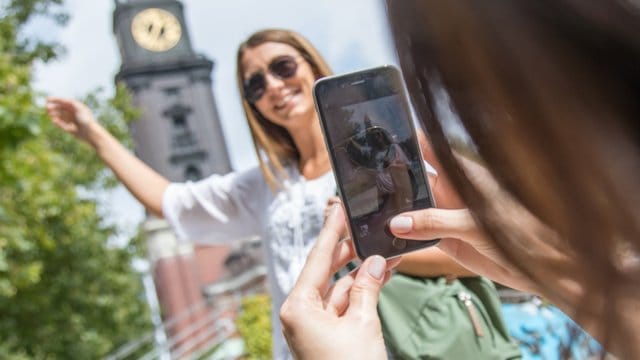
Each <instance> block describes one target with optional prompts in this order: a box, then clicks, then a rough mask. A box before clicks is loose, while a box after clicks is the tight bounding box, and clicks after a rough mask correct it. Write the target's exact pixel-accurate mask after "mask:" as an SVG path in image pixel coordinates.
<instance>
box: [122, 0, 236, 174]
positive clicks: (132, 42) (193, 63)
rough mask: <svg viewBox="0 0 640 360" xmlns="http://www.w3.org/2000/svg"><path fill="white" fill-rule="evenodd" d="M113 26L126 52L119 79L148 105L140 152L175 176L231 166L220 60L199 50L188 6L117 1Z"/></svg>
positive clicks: (135, 130) (137, 138)
mask: <svg viewBox="0 0 640 360" xmlns="http://www.w3.org/2000/svg"><path fill="white" fill-rule="evenodd" d="M113 30H114V33H115V36H116V39H117V42H118V46H119V48H120V55H121V57H122V65H121V68H120V71H119V72H118V74H117V75H116V81H123V82H124V83H125V84H126V85H127V87H128V88H129V89H130V90H131V92H132V94H133V96H134V101H135V105H136V106H138V107H139V108H140V109H142V115H141V117H140V118H139V119H138V120H137V121H136V122H135V123H134V124H133V125H132V129H131V131H132V136H133V139H134V143H135V152H136V155H137V156H138V157H140V158H141V159H142V160H143V161H144V162H146V163H147V164H148V165H150V166H151V167H152V168H153V169H155V170H156V171H158V172H159V173H161V174H162V175H164V176H165V177H167V178H168V179H169V180H171V181H185V180H197V179H200V178H202V177H205V176H208V175H210V174H213V173H227V172H229V171H230V170H231V165H230V162H229V156H228V154H227V150H226V146H225V141H224V137H223V134H222V128H221V126H220V120H219V117H218V111H217V109H216V104H215V100H214V96H213V92H212V86H211V71H212V68H213V62H212V61H211V60H209V59H207V58H205V57H204V56H202V55H198V54H196V53H195V52H194V50H193V48H192V46H191V41H190V38H189V32H188V29H187V26H186V23H185V19H184V13H183V7H182V4H181V3H180V2H178V1H175V0H129V1H123V0H120V1H116V9H115V11H114V14H113Z"/></svg>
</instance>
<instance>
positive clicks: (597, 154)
mask: <svg viewBox="0 0 640 360" xmlns="http://www.w3.org/2000/svg"><path fill="white" fill-rule="evenodd" d="M636 6H637V5H633V3H632V2H630V1H622V0H620V1H616V0H608V1H600V2H598V1H581V0H537V1H501V2H495V1H424V0H397V1H395V0H387V7H388V14H389V19H390V22H391V27H392V31H393V33H394V40H395V44H396V49H397V52H398V56H399V59H400V62H401V66H402V69H403V72H404V76H405V80H406V82H407V87H408V89H409V91H410V94H411V97H412V101H413V103H414V106H415V107H416V112H417V114H418V115H419V117H420V118H421V121H422V123H423V125H424V126H425V129H426V130H427V133H428V135H429V137H430V139H431V141H432V144H433V147H434V150H435V152H436V154H437V156H438V157H439V159H440V161H441V162H442V166H443V168H444V169H445V171H446V172H447V174H448V175H449V176H450V178H451V181H452V183H453V184H454V186H455V187H456V188H457V190H458V191H459V193H460V195H461V197H462V198H463V200H464V201H465V203H466V204H467V205H468V206H469V208H470V210H471V211H472V213H473V214H474V217H475V219H476V220H477V222H478V223H479V225H480V226H481V227H482V228H483V229H484V230H485V231H486V232H487V234H488V235H489V236H490V237H491V238H492V239H494V240H495V243H496V246H497V247H498V248H499V249H500V250H501V251H502V252H503V253H504V255H505V256H507V257H508V258H510V259H511V260H512V261H513V262H514V263H515V264H518V266H519V268H520V270H521V271H522V272H523V273H525V274H526V275H528V276H529V277H530V278H531V279H532V280H534V281H535V282H536V283H538V284H539V285H540V286H541V287H545V285H549V284H551V282H552V281H562V279H573V280H576V279H577V281H579V282H580V284H581V285H583V286H584V288H585V289H586V291H585V294H584V298H583V299H582V300H583V301H581V302H579V303H578V304H576V303H575V302H574V301H570V300H569V299H565V300H567V303H571V304H572V305H573V309H574V310H575V311H576V312H575V313H574V314H573V315H577V316H582V315H584V316H585V318H586V317H589V316H590V317H591V319H593V318H594V316H595V317H597V318H598V319H599V320H601V323H599V324H598V333H599V335H601V336H600V340H601V341H602V340H603V339H604V341H603V342H605V343H609V344H610V345H612V347H613V348H615V349H616V350H620V351H621V352H622V353H619V354H618V355H622V358H625V357H628V358H637V357H638V356H640V351H639V345H638V343H639V341H638V339H637V338H636V337H635V335H634V334H637V331H636V330H632V329H629V328H628V327H627V328H626V329H625V327H624V326H622V325H621V326H618V325H615V326H614V324H624V321H625V317H627V316H628V314H629V312H636V311H637V299H638V298H640V289H639V286H638V284H640V280H638V279H639V278H638V275H640V273H639V271H638V267H637V266H635V267H633V266H628V265H629V263H630V262H631V263H632V262H633V261H634V260H635V261H637V260H638V259H639V254H640V189H639V185H640V132H639V131H638V130H639V124H640V10H639V9H638V8H637V7H636ZM443 92H446V94H448V97H449V99H450V104H451V107H452V109H453V111H454V112H455V113H456V114H457V117H458V118H459V122H460V124H461V125H462V127H463V128H464V130H465V132H466V133H467V134H468V136H469V139H470V140H471V144H470V146H469V147H468V148H467V150H468V149H469V148H471V149H473V151H475V152H476V155H477V157H478V159H479V161H481V162H482V163H483V165H484V166H486V167H487V168H488V169H489V170H490V172H491V174H492V175H493V176H494V177H495V180H496V181H497V182H498V183H499V185H501V188H502V189H504V190H505V191H506V192H507V194H508V195H509V198H510V199H511V200H515V201H514V202H516V203H518V204H519V206H522V207H523V208H525V209H526V210H527V211H528V212H530V213H531V214H533V215H534V216H535V217H536V218H537V219H538V220H540V222H541V223H543V224H545V225H546V226H548V228H550V229H552V230H553V232H552V233H553V234H555V235H557V236H553V235H551V233H549V234H547V236H545V235H542V236H541V234H540V233H536V234H532V233H530V232H529V233H527V232H526V231H523V230H522V229H520V228H519V227H518V224H509V215H511V214H508V213H507V214H505V213H504V211H501V210H503V209H504V208H505V207H504V206H501V204H500V201H497V200H496V198H493V197H491V196H489V195H488V194H487V193H486V192H485V191H484V190H483V189H482V188H481V187H480V186H478V185H477V184H475V183H474V182H473V181H472V179H469V177H468V176H467V175H466V173H465V170H464V167H463V166H462V165H461V163H460V161H459V159H460V158H459V157H458V155H457V154H458V151H457V150H456V149H455V148H452V144H453V143H456V140H454V139H452V138H451V136H450V134H449V137H448V136H447V131H446V128H447V127H448V126H449V124H448V122H449V121H450V120H449V119H448V118H446V117H445V116H443V114H442V112H441V111H439V110H438V107H439V106H441V104H439V102H440V101H441V100H442V93H443ZM457 143H459V141H458V142H457ZM503 205H504V204H503ZM533 242H537V243H538V245H540V246H541V247H543V246H550V247H553V248H554V249H563V250H566V253H567V255H568V256H570V257H572V258H573V259H575V260H576V261H575V263H576V264H577V266H575V267H573V268H570V269H567V267H566V264H565V263H566V262H565V263H563V261H556V260H557V259H550V258H545V256H544V254H536V253H532V252H531V251H527V244H533ZM553 276H555V279H554V278H553ZM565 276H566V277H565ZM547 289H551V286H549V287H547ZM557 295H559V296H558V298H562V295H563V294H557ZM629 299H631V300H632V301H636V302H635V304H636V308H629V306H628V304H629ZM603 300H604V301H603ZM625 303H626V304H627V306H623V304H625ZM594 308H597V310H596V311H595V313H594V311H593V309H594ZM589 313H590V314H589ZM579 318H580V317H579ZM627 325H628V322H627ZM603 334H604V335H603ZM620 344H626V345H623V348H620ZM625 346H626V347H625Z"/></svg>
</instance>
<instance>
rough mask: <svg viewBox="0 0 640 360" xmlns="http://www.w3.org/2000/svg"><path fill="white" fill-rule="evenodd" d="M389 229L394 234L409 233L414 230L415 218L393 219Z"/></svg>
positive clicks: (401, 217)
mask: <svg viewBox="0 0 640 360" xmlns="http://www.w3.org/2000/svg"><path fill="white" fill-rule="evenodd" d="M389 227H390V228H391V230H393V231H394V232H398V233H408V232H409V231H411V229H413V218H412V217H410V216H396V217H394V218H393V219H391V222H390V223H389Z"/></svg>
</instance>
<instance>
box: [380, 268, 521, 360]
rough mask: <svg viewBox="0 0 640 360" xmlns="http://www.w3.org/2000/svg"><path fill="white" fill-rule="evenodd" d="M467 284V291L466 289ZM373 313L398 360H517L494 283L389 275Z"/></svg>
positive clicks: (479, 280)
mask: <svg viewBox="0 0 640 360" xmlns="http://www.w3.org/2000/svg"><path fill="white" fill-rule="evenodd" d="M467 284H469V287H467ZM378 312H379V314H380V319H381V321H382V331H383V335H384V338H385V343H386V345H387V348H388V350H389V352H390V354H391V355H392V356H393V357H395V358H398V359H517V358H520V356H521V355H520V350H519V349H518V347H517V345H516V344H515V343H514V342H513V341H512V340H511V338H510V337H509V335H508V332H507V331H506V326H505V324H504V321H502V316H501V312H500V300H499V298H498V295H497V292H496V290H495V287H494V286H493V284H492V283H491V282H490V281H488V280H486V279H482V278H468V279H464V280H462V281H461V280H457V279H456V280H453V281H447V279H446V278H444V277H439V278H416V277H411V276H407V275H403V274H400V273H396V274H394V275H393V276H392V277H391V279H390V280H389V282H388V283H387V284H386V285H385V287H384V288H383V289H382V291H381V293H380V301H379V303H378Z"/></svg>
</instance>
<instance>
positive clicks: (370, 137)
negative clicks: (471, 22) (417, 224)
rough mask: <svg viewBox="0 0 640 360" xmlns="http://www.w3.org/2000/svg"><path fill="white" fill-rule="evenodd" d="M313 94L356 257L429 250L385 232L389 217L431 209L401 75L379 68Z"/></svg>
mask: <svg viewBox="0 0 640 360" xmlns="http://www.w3.org/2000/svg"><path fill="white" fill-rule="evenodd" d="M313 94H314V98H315V102H316V110H317V111H318V114H319V117H320V123H321V124H322V130H323V132H324V138H325V143H326V145H327V149H328V151H329V154H330V157H331V163H332V166H333V173H334V176H335V178H336V183H337V185H338V192H339V195H340V197H341V199H342V202H343V204H344V206H345V210H346V212H347V216H348V219H349V231H350V232H351V238H352V239H353V241H354V244H355V248H356V252H357V253H358V256H359V257H360V258H361V259H365V258H366V257H368V256H371V255H374V254H378V255H382V256H384V257H385V258H390V257H394V256H397V255H401V254H404V253H406V252H410V251H413V250H418V249H422V248H425V247H428V246H432V245H435V244H436V243H437V242H438V239H435V240H431V241H415V240H408V239H402V238H397V237H394V236H393V235H392V234H391V232H390V231H389V226H388V223H389V220H390V219H391V218H392V217H393V216H394V215H397V214H398V213H401V212H405V211H411V210H417V209H424V208H429V207H433V206H434V201H433V196H432V194H431V189H430V187H429V182H428V180H427V176H426V173H425V164H424V161H423V158H422V154H421V152H420V147H419V146H418V141H417V138H416V130H415V128H414V126H413V121H412V118H411V111H410V108H409V102H408V100H407V95H406V91H405V88H404V83H403V81H402V77H401V75H400V72H399V71H398V70H397V69H396V68H395V67H393V66H382V67H377V68H373V69H368V70H363V71H358V72H354V73H349V74H344V75H337V76H331V77H326V78H323V79H320V80H318V81H317V82H316V84H315V85H314V90H313Z"/></svg>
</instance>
